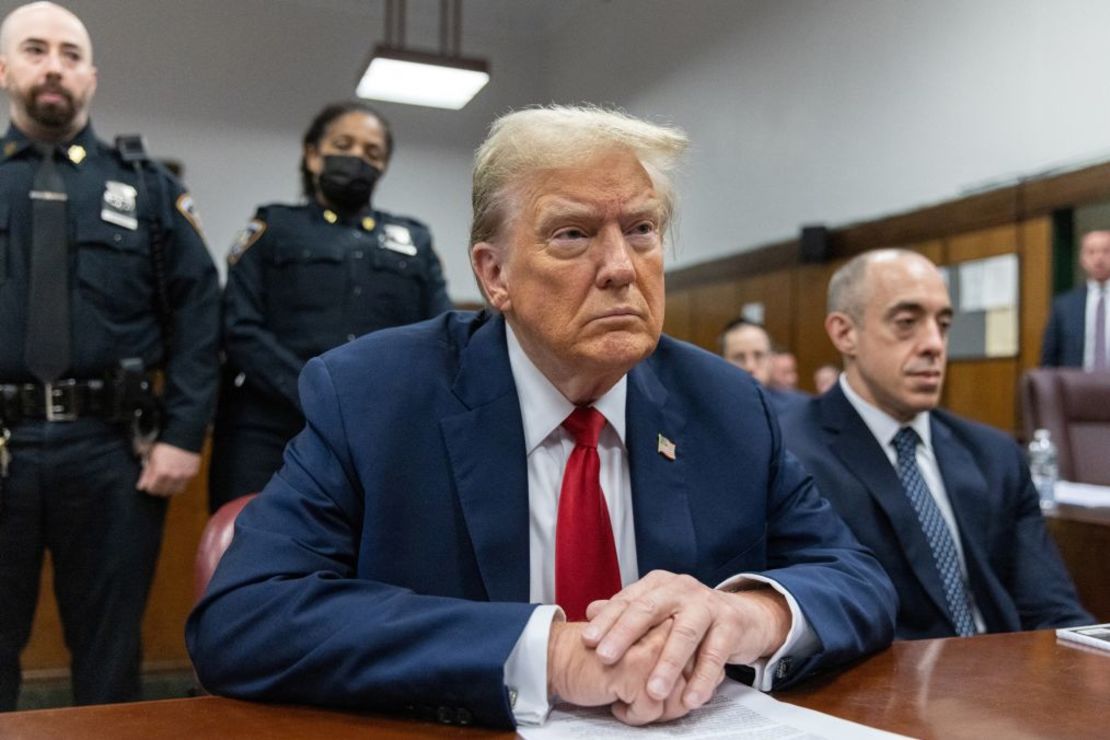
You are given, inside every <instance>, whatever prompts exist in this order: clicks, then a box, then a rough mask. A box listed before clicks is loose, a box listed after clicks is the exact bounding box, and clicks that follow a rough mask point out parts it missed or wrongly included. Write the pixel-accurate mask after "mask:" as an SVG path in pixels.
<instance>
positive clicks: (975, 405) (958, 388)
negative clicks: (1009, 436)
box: [941, 223, 1020, 433]
mask: <svg viewBox="0 0 1110 740" xmlns="http://www.w3.org/2000/svg"><path fill="white" fill-rule="evenodd" d="M1018 238H1019V237H1018V228H1017V225H1016V224H1012V223H1010V224H1002V225H999V226H992V227H990V228H987V229H976V230H974V231H969V232H965V233H962V234H955V235H953V236H951V237H949V238H948V239H946V240H945V244H944V262H945V263H946V264H955V263H959V262H966V261H968V260H977V259H984V258H986V257H994V256H997V255H1001V254H1010V253H1013V252H1016V251H1017V250H1018V244H1019V241H1018ZM1019 331H1020V324H1019ZM1017 367H1018V360H1017V359H1016V358H992V359H975V360H950V361H949V362H948V372H947V377H946V379H945V383H944V394H943V397H942V400H941V403H942V405H943V406H944V407H945V408H948V409H949V410H951V411H953V412H955V413H957V414H960V415H961V416H966V417H968V418H971V419H975V420H976V421H980V422H983V423H984V424H990V425H991V426H994V427H997V428H999V429H1001V430H1003V431H1006V432H1011V433H1012V432H1014V431H1016V429H1017V404H1016V398H1017V397H1016V392H1017Z"/></svg>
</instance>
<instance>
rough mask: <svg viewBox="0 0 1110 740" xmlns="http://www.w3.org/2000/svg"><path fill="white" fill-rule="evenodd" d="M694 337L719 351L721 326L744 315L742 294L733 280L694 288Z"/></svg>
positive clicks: (691, 324)
mask: <svg viewBox="0 0 1110 740" xmlns="http://www.w3.org/2000/svg"><path fill="white" fill-rule="evenodd" d="M690 294H691V296H690V297H691V301H690V336H689V337H688V338H687V341H690V342H693V343H694V344H696V345H698V346H699V347H701V348H702V349H706V350H708V351H710V352H713V353H715V354H716V353H718V352H719V350H718V348H717V338H718V336H720V333H721V329H722V328H724V325H725V324H727V323H728V322H729V321H731V320H732V319H734V318H736V317H737V316H738V315H739V314H740V305H741V301H740V296H739V292H738V288H737V285H736V282H735V281H733V280H727V281H721V282H716V283H709V284H707V285H702V286H699V287H696V288H693V289H691V291H690Z"/></svg>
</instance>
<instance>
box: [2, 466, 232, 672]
mask: <svg viewBox="0 0 1110 740" xmlns="http://www.w3.org/2000/svg"><path fill="white" fill-rule="evenodd" d="M209 457H210V444H206V446H205V451H204V454H203V456H202V464H201V471H200V473H199V474H198V475H197V477H196V478H195V479H194V480H193V482H192V483H191V484H190V485H189V487H188V489H186V491H185V492H184V493H182V494H181V495H179V496H176V497H174V499H173V500H172V501H171V502H170V507H169V511H168V512H167V515H166V528H165V532H164V535H163V540H162V552H161V555H160V557H159V559H158V568H157V571H156V572H155V576H154V584H153V585H152V587H151V593H150V599H149V600H148V602H147V611H146V615H145V618H144V620H143V657H144V667H146V668H171V667H174V668H176V667H185V666H187V665H188V662H189V659H188V655H187V653H186V651H185V619H186V617H188V615H189V610H190V609H191V608H192V605H193V558H194V556H195V554H196V550H197V543H198V542H199V541H200V532H201V530H202V529H203V528H204V524H205V522H206V521H207V520H208V493H207V490H208V487H207V481H208V460H209ZM135 495H136V496H144V495H146V494H142V493H138V492H136V494H135ZM68 667H69V652H68V650H67V649H66V647H65V644H64V641H63V638H62V628H61V622H60V620H59V618H58V608H57V604H56V602H55V600H54V592H53V578H52V577H51V571H50V566H49V563H47V564H46V565H44V568H43V578H42V583H41V588H40V596H39V605H38V610H37V611H36V613H35V623H34V626H33V628H32V632H31V640H30V642H29V643H28V645H27V649H26V650H25V651H24V653H23V670H24V671H25V672H26V673H27V674H28V675H29V676H30V677H49V676H56V675H62V674H65V673H66V672H67V671H68Z"/></svg>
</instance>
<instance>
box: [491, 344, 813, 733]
mask: <svg viewBox="0 0 1110 740" xmlns="http://www.w3.org/2000/svg"><path fill="white" fill-rule="evenodd" d="M505 333H506V338H507V340H508V348H509V365H510V367H511V368H512V373H513V381H514V383H515V384H516V391H517V398H518V399H519V402H520V414H521V421H522V422H523V426H524V445H525V449H526V452H527V456H528V460H527V464H528V522H529V524H528V554H529V588H528V595H529V600H530V601H531V602H532V603H538V604H544V605H545V606H540V607H538V608H537V609H536V610H535V611H534V612H533V613H532V616H531V618H530V619H529V621H528V623H527V625H526V626H525V628H524V632H523V633H522V634H521V636H520V638H519V639H518V640H517V644H516V646H515V647H514V648H513V651H512V653H510V655H509V658H508V660H506V661H505V685H506V686H507V687H508V688H509V691H510V696H511V697H514V699H513V715H514V716H515V718H516V720H517V721H518V722H521V723H524V724H537V723H541V722H543V721H544V720H545V719H546V718H547V715H548V713H550V711H551V704H550V703H549V702H548V697H547V643H548V636H549V634H550V632H551V623H552V621H553V620H555V619H559V620H563V619H565V615H564V614H563V612H562V609H560V608H559V607H558V606H554V603H555V526H556V522H557V520H558V509H559V492H560V490H561V488H562V482H563V469H564V468H565V467H566V464H567V460H568V459H569V458H570V453H571V452H572V451H573V450H574V438H573V436H572V435H571V434H570V433H569V432H568V431H567V430H565V429H563V427H562V423H563V421H564V420H565V419H566V418H567V417H568V416H570V414H571V412H572V411H574V409H575V406H574V404H572V403H571V402H570V401H568V400H567V399H566V397H565V396H563V394H562V393H560V392H559V391H558V389H556V388H555V386H554V385H552V384H551V381H549V380H548V379H547V377H546V376H545V375H544V374H543V373H542V372H541V371H540V370H539V368H537V367H536V366H535V365H534V364H533V363H532V360H531V359H530V358H529V357H528V355H527V354H526V353H525V352H524V349H523V348H522V347H521V346H520V342H519V341H518V340H517V338H516V336H515V335H514V334H513V331H512V329H511V328H510V327H509V326H508V324H506V325H505ZM627 393H628V378H627V376H626V377H623V378H621V379H620V381H619V382H618V383H617V384H616V385H615V386H613V387H612V388H611V389H610V390H609V391H608V392H607V393H606V394H605V395H604V396H602V397H601V398H599V399H597V400H596V401H595V402H594V404H593V406H594V408H595V409H597V410H598V411H599V412H600V413H601V415H602V416H604V417H605V420H606V422H607V423H606V424H605V426H604V427H602V429H601V434H600V435H599V437H598V443H597V452H598V457H599V458H600V459H601V473H600V478H601V491H602V494H603V495H604V496H605V505H606V507H608V509H609V519H610V522H611V524H612V527H613V542H614V543H615V545H616V549H617V562H618V564H619V566H620V574H621V584H622V585H624V586H627V585H629V584H631V583H634V582H635V581H637V580H639V578H640V572H639V567H638V563H637V556H636V528H635V522H634V520H633V517H632V482H631V478H630V475H629V470H628V451H627V450H626V449H625V444H624V440H625V401H626V397H627ZM750 581H760V582H764V583H767V584H768V585H770V586H771V587H772V588H774V589H775V590H776V591H778V592H779V593H782V594H783V595H784V596H785V597H786V600H787V603H788V604H789V605H790V610H791V613H792V615H793V623H792V625H791V630H790V634H789V635H788V636H787V640H786V642H785V643H784V644H783V646H782V648H781V649H780V650H779V651H778V652H776V653H775V654H774V655H773V656H771V658H770V659H768V660H766V661H764V660H760V661H758V662H757V664H756V665H755V666H753V667H755V669H756V681H755V686H756V688H760V689H762V690H764V691H766V690H769V689H770V688H771V683H772V680H773V677H774V671H775V666H776V664H777V662H778V660H779V658H780V657H782V656H785V655H788V654H790V655H803V656H804V655H809V654H812V653H813V652H815V651H816V650H817V648H818V646H819V642H818V640H817V636H816V634H815V633H814V632H813V630H812V629H811V628H810V627H809V625H808V623H807V622H806V620H805V617H804V616H802V612H801V609H800V608H799V607H798V604H797V602H796V601H795V600H794V597H793V596H791V595H790V594H789V593H788V592H787V591H786V590H785V589H783V588H782V587H781V586H780V585H778V584H777V583H775V582H774V581H772V580H771V579H769V578H765V577H763V576H758V575H750V574H741V575H738V576H734V577H732V578H730V579H728V580H727V581H725V582H724V583H722V584H720V585H719V586H718V588H724V589H727V590H731V589H737V588H739V587H741V586H742V584H743V583H744V582H750Z"/></svg>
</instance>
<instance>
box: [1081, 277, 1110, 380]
mask: <svg viewBox="0 0 1110 740" xmlns="http://www.w3.org/2000/svg"><path fill="white" fill-rule="evenodd" d="M1108 289H1110V281H1107V282H1105V283H1100V282H1098V281H1096V280H1088V281H1087V312H1086V314H1085V316H1086V324H1085V326H1084V329H1083V369H1084V370H1086V371H1088V372H1090V371H1091V370H1094V369H1095V319H1096V316H1095V312H1096V311H1098V297H1099V294H1100V293H1105V294H1106V297H1105V299H1104V300H1103V302H1102V311H1103V313H1105V314H1108V315H1107V316H1106V317H1105V318H1104V320H1103V324H1102V327H1103V330H1104V331H1105V333H1106V337H1105V339H1104V344H1103V345H1102V346H1104V347H1106V351H1107V352H1110V292H1106V291H1107V290H1108ZM1107 360H1110V358H1107ZM1107 364H1108V366H1110V362H1108V363H1107Z"/></svg>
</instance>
